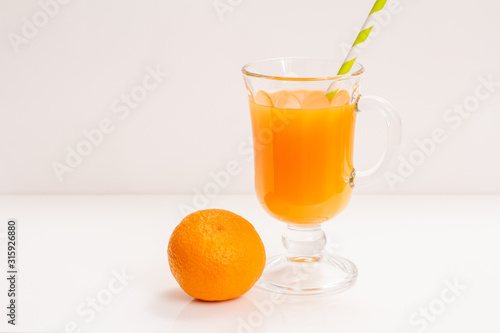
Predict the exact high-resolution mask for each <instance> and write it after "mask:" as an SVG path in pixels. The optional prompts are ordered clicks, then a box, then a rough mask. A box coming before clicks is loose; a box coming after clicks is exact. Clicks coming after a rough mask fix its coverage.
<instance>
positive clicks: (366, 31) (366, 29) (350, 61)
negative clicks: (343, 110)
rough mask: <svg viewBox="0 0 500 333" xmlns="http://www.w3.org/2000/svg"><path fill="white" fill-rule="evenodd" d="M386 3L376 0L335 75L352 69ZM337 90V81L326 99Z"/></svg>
mask: <svg viewBox="0 0 500 333" xmlns="http://www.w3.org/2000/svg"><path fill="white" fill-rule="evenodd" d="M386 2H387V0H377V1H376V2H375V4H374V5H373V8H372V10H371V11H370V14H368V17H367V18H366V21H365V24H363V27H362V28H361V31H360V32H359V34H358V36H357V37H356V40H355V41H354V43H353V44H352V46H351V49H350V50H349V53H348V54H347V56H346V57H345V60H344V63H343V64H342V66H341V67H340V69H339V71H338V73H337V75H344V74H347V73H349V71H350V70H351V68H352V65H354V62H355V61H356V58H357V57H358V55H359V53H360V51H361V44H362V43H363V42H365V41H366V40H367V39H368V36H369V35H370V32H371V31H372V28H373V25H374V24H375V18H376V13H377V12H379V11H380V10H382V8H384V6H385V3H386ZM339 88H340V83H339V82H338V81H335V82H333V83H332V84H331V85H330V87H328V90H327V94H326V97H328V98H333V96H335V94H336V93H337V91H338V90H339Z"/></svg>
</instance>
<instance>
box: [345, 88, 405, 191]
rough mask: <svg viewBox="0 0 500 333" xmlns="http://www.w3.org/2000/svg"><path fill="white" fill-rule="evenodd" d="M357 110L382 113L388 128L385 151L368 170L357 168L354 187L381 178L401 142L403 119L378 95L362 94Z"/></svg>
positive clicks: (359, 111)
mask: <svg viewBox="0 0 500 333" xmlns="http://www.w3.org/2000/svg"><path fill="white" fill-rule="evenodd" d="M356 112H358V113H363V112H377V113H379V114H380V115H382V117H383V118H384V120H385V124H386V128H387V142H386V147H385V151H384V153H383V154H382V156H381V157H380V159H379V160H378V162H377V163H376V164H375V165H374V166H373V167H371V168H370V169H368V170H361V171H358V170H355V172H354V179H353V181H351V186H352V187H354V185H355V186H365V185H370V184H373V183H374V182H376V181H377V180H379V179H380V178H381V177H382V173H383V172H384V171H385V170H386V169H387V167H388V164H389V163H390V162H391V160H392V158H393V157H394V156H395V155H396V153H397V152H398V150H399V145H400V143H401V119H400V118H399V114H398V112H397V111H396V109H394V107H393V106H392V105H391V104H390V103H389V102H388V101H386V100H385V99H383V98H380V97H376V96H360V97H358V100H357V101H356Z"/></svg>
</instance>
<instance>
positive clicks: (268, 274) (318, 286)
mask: <svg viewBox="0 0 500 333" xmlns="http://www.w3.org/2000/svg"><path fill="white" fill-rule="evenodd" d="M325 243H326V239H325V235H324V233H323V231H322V230H321V227H319V226H315V227H311V228H309V227H308V228H304V227H294V226H288V230H287V231H286V232H285V233H284V234H283V244H284V245H285V248H286V249H287V253H285V254H283V255H278V256H274V257H271V258H269V259H268V261H267V264H266V267H265V269H264V272H263V274H262V276H261V278H260V279H259V281H258V282H257V284H256V285H257V286H258V287H260V288H263V289H266V290H269V291H273V292H278V293H281V294H287V295H324V294H332V293H338V292H341V291H344V290H346V289H349V288H350V287H351V286H353V285H354V283H355V282H356V278H357V276H358V269H357V268H356V266H355V265H354V264H353V263H352V262H351V261H349V260H347V259H345V258H343V257H340V256H336V255H333V254H330V253H327V252H326V251H325V250H324V246H325Z"/></svg>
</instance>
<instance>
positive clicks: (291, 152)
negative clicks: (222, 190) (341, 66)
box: [249, 90, 356, 224]
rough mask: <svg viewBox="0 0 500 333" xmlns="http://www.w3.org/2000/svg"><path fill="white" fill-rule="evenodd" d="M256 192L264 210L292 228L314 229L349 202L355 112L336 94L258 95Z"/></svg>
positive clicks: (254, 107)
mask: <svg viewBox="0 0 500 333" xmlns="http://www.w3.org/2000/svg"><path fill="white" fill-rule="evenodd" d="M249 103H250V112H251V118H252V128H253V137H254V153H255V188H256V192H257V197H258V199H259V201H260V203H261V204H262V205H263V206H264V208H265V209H266V210H267V211H268V212H269V213H270V214H271V215H272V216H274V217H276V218H278V219H280V220H282V221H285V222H289V223H294V224H318V223H321V222H324V221H326V220H328V219H330V218H332V217H333V216H335V215H337V214H338V213H340V212H341V211H342V210H343V209H344V207H345V206H346V205H347V203H348V202H349V199H350V197H351V191H352V189H351V187H350V185H349V180H350V177H351V175H352V173H353V171H354V168H353V162H352V155H353V141H354V125H355V120H356V112H355V107H354V103H351V101H350V98H349V94H348V93H347V92H346V91H344V90H341V91H339V92H338V93H337V95H336V96H335V97H334V99H333V100H332V101H331V102H330V101H328V99H326V96H325V91H320V90H280V91H277V92H274V93H269V94H267V93H265V92H263V91H259V92H258V93H257V94H256V95H255V98H251V99H250V102H249Z"/></svg>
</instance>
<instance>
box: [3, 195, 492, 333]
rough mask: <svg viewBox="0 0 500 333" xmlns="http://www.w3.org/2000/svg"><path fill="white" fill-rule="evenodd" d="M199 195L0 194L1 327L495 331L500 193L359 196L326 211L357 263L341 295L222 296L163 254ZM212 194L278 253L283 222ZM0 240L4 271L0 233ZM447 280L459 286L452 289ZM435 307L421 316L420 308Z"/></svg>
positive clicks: (245, 200)
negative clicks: (13, 293)
mask: <svg viewBox="0 0 500 333" xmlns="http://www.w3.org/2000/svg"><path fill="white" fill-rule="evenodd" d="M191 200H192V197H191V196H1V197H0V221H1V224H0V234H1V233H3V234H5V232H6V224H7V219H9V218H16V219H17V220H18V223H19V232H18V247H19V248H18V251H19V253H18V262H19V263H18V267H19V281H18V287H17V288H18V292H19V294H18V296H19V297H18V300H17V302H18V318H17V323H18V324H17V325H16V326H15V327H13V326H11V325H8V324H7V323H6V321H7V320H6V315H5V312H6V309H5V307H4V306H3V305H5V304H7V303H6V302H7V296H6V294H7V283H6V282H7V281H6V279H1V280H0V304H2V308H3V309H4V310H2V313H1V316H0V318H1V319H0V331H7V332H64V331H67V332H70V331H81V332H134V333H136V332H245V333H246V332H279V331H286V332H301V333H302V332H370V333H376V332H384V333H387V332H393V333H403V332H406V333H413V332H424V331H425V332H454V333H458V332H499V331H500V321H499V320H498V314H499V313H500V260H499V254H500V242H499V239H500V196H363V195H354V196H353V199H352V200H351V203H350V205H349V207H348V208H347V209H346V210H345V211H344V212H343V213H342V214H341V215H340V216H339V217H338V218H336V219H335V220H332V221H329V222H327V223H325V224H324V229H325V232H326V233H327V235H328V236H329V238H330V240H331V241H332V245H331V246H330V250H332V251H334V252H336V253H338V254H340V255H343V256H345V257H347V258H349V259H351V260H352V261H353V262H355V263H356V265H357V266H358V269H359V278H358V281H357V284H356V285H355V286H354V288H352V289H350V290H349V291H347V292H344V293H342V294H340V295H337V296H330V297H309V298H290V297H286V298H284V297H281V298H278V299H276V298H271V294H269V293H267V292H263V291H261V290H260V289H257V288H253V289H252V290H251V291H250V292H248V293H247V294H246V295H244V296H243V297H240V298H238V299H236V300H232V301H226V302H218V303H205V302H200V301H196V300H193V299H192V298H191V297H189V296H187V295H186V294H185V293H184V292H183V291H182V290H181V289H180V288H179V286H178V285H177V283H176V281H175V280H174V278H173V277H172V275H171V273H170V270H169V267H168V262H167V252H166V249H167V243H168V240H169V237H170V233H171V232H172V230H173V228H174V227H175V226H176V225H177V223H179V222H180V220H181V219H182V216H181V213H180V212H179V205H180V204H182V203H186V204H190V203H191ZM210 207H217V208H224V209H228V210H231V211H233V212H235V213H237V214H240V215H242V216H243V217H245V218H247V219H248V220H249V221H250V222H251V223H252V224H253V225H254V226H255V227H256V229H257V231H258V232H259V234H260V235H261V237H262V239H263V241H264V244H265V245H266V251H267V253H268V254H269V255H272V254H276V253H279V252H281V250H282V248H281V243H280V236H281V232H282V230H283V229H284V226H285V225H284V224H282V223H280V222H277V221H275V220H273V219H272V218H271V217H270V216H268V215H267V214H266V213H265V212H264V211H263V210H262V208H261V207H260V206H259V204H258V203H257V200H256V199H255V197H254V196H250V195H247V196H236V195H232V196H223V195H221V196H218V197H217V198H215V199H212V200H211V202H210ZM3 236H5V235H3ZM0 241H1V245H0V262H1V265H0V267H1V268H0V269H1V270H2V271H3V272H6V242H5V238H3V239H1V240H0ZM122 270H124V271H125V272H126V274H128V275H129V276H131V277H133V279H131V280H129V281H126V282H124V283H123V285H124V286H123V287H120V283H118V281H115V280H114V273H113V272H121V271H122ZM4 274H6V273H2V276H3V275H4ZM446 281H449V282H446ZM110 283H111V284H112V288H113V290H114V291H115V292H116V293H114V294H113V293H111V292H110V291H109V288H110V287H109V284H110ZM449 283H452V284H453V283H458V284H459V285H460V286H463V288H465V289H464V290H458V291H455V294H453V292H452V291H450V290H447V289H449V287H448V285H449ZM118 289H122V290H121V291H117V290H118ZM109 295H111V297H112V298H111V299H110V298H109ZM96 296H100V297H101V298H100V299H101V301H103V302H104V303H106V304H104V305H102V304H101V305H99V304H97V307H96V310H91V309H92V308H91V307H90V305H89V304H88V303H87V302H89V300H90V301H91V299H92V298H95V297H96ZM443 297H444V298H443ZM443 299H445V300H447V301H446V302H443ZM429 307H431V308H432V310H430V311H431V312H430V314H429V315H428V319H423V318H425V317H424V316H423V315H421V314H419V313H418V311H419V310H422V311H425V309H426V308H429ZM97 309H98V310H99V311H98V310H97ZM78 311H80V314H79V312H78ZM432 311H434V312H432ZM433 313H434V314H433ZM72 325H75V327H74V328H72V327H71V326H72Z"/></svg>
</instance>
